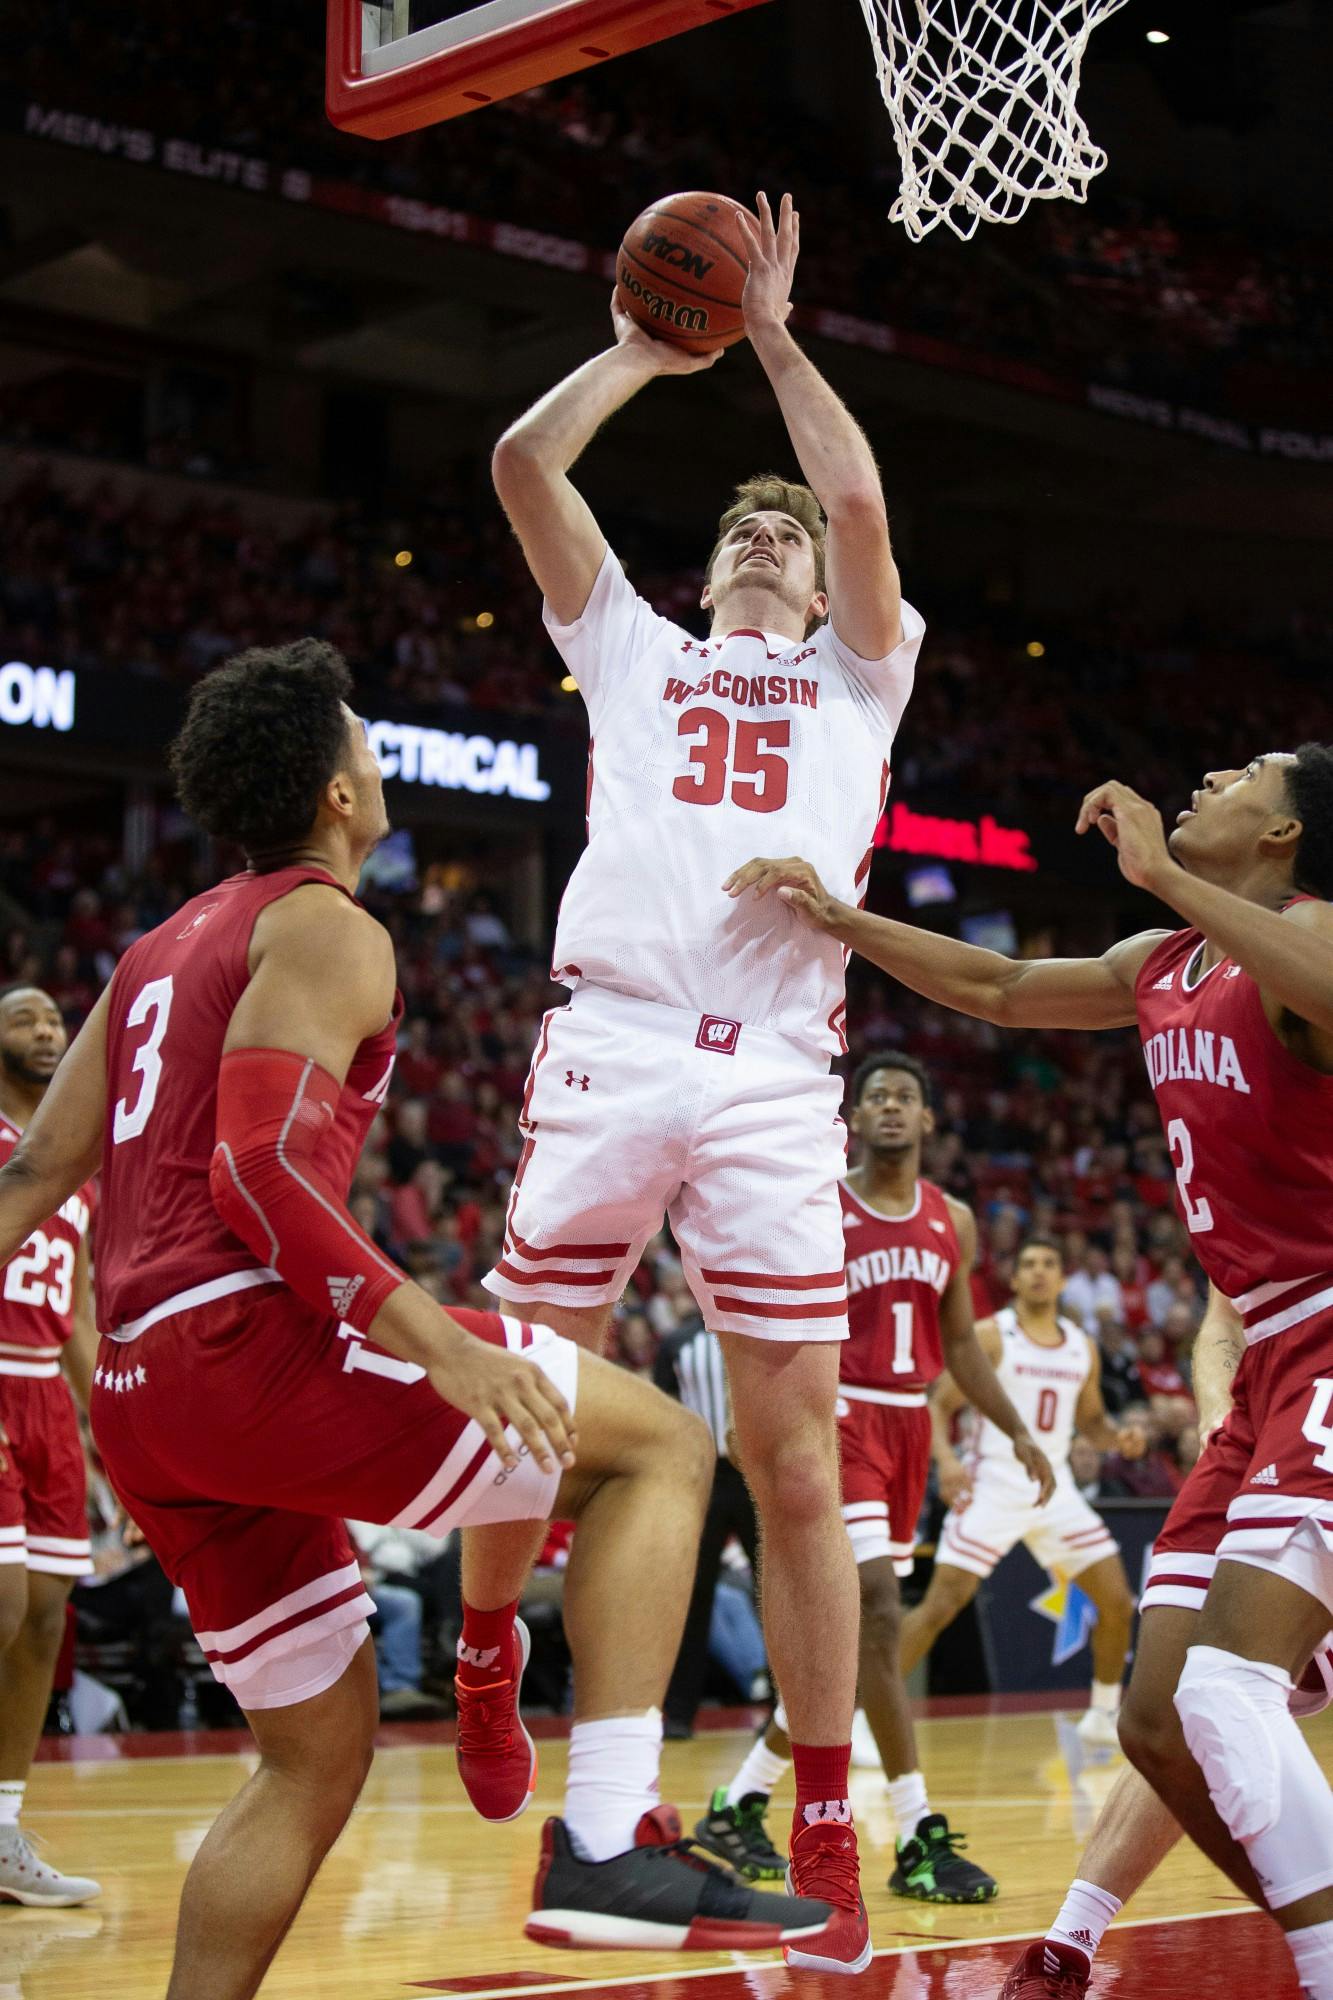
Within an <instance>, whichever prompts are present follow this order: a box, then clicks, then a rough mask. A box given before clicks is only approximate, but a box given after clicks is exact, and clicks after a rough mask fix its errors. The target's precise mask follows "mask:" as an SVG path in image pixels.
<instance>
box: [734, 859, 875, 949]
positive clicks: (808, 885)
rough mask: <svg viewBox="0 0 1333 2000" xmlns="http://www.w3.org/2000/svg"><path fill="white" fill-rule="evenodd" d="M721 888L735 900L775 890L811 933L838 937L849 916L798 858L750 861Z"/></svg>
mask: <svg viewBox="0 0 1333 2000" xmlns="http://www.w3.org/2000/svg"><path fill="white" fill-rule="evenodd" d="M722 888H723V892H724V893H725V894H726V895H728V896H731V897H733V898H735V897H737V896H744V895H746V894H747V893H751V892H752V893H753V894H754V895H756V896H767V895H768V893H769V891H770V890H772V889H776V890H777V893H778V897H779V900H780V901H782V902H784V903H785V904H786V905H787V907H788V909H789V910H792V911H793V912H794V913H795V915H797V916H798V917H800V918H801V920H802V922H804V923H807V924H809V926H810V928H811V930H816V931H827V932H829V933H832V934H836V932H837V928H838V925H839V923H840V922H841V921H842V920H843V919H844V918H845V917H846V916H847V915H848V911H847V908H846V906H845V904H842V903H840V902H839V901H838V899H837V897H836V896H830V894H829V892H828V890H827V889H826V888H825V887H824V884H823V883H822V882H821V881H820V879H819V877H818V875H816V873H815V871H814V869H813V868H812V867H811V866H810V863H809V862H808V861H802V860H801V858H800V856H799V855H795V854H793V855H789V856H788V857H787V859H786V860H785V861H766V860H764V859H763V858H762V857H756V859H755V860H753V861H747V862H746V863H745V864H744V866H743V867H741V868H737V869H736V870H735V871H734V872H733V873H732V874H730V875H728V877H727V879H726V881H725V882H724V883H723V884H722Z"/></svg>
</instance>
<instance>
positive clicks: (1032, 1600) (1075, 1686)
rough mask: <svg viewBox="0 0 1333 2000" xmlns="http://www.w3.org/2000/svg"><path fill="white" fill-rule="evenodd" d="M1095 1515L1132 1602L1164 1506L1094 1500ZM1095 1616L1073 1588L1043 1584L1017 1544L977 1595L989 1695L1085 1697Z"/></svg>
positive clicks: (1055, 1581)
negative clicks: (1115, 1551) (1120, 1561)
mask: <svg viewBox="0 0 1333 2000" xmlns="http://www.w3.org/2000/svg"><path fill="white" fill-rule="evenodd" d="M1097 1512H1098V1513H1099V1514H1100V1515H1101V1517H1102V1519H1103V1520H1104V1521H1105V1523H1106V1525H1107V1527H1108V1528H1109V1529H1110V1530H1111V1533H1112V1534H1113V1535H1114V1536H1115V1538H1116V1541H1117V1542H1118V1543H1119V1545H1120V1553H1121V1556H1122V1557H1123V1558H1124V1564H1125V1570H1126V1573H1127V1575H1128V1577H1129V1587H1130V1589H1131V1590H1132V1591H1133V1592H1134V1595H1135V1596H1136V1597H1138V1596H1139V1595H1140V1594H1141V1593H1142V1590H1143V1585H1144V1581H1145V1579H1146V1577H1147V1573H1148V1559H1149V1557H1150V1555H1151V1553H1152V1545H1153V1540H1154V1538H1155V1537H1156V1536H1157V1535H1158V1534H1159V1533H1160V1532H1161V1529H1162V1526H1163V1524H1164V1522H1165V1520H1166V1516H1167V1512H1168V1505H1167V1502H1166V1501H1164V1500H1102V1501H1099V1502H1098V1503H1097ZM1096 1622H1097V1614H1096V1612H1095V1611H1094V1610H1093V1608H1092V1605H1091V1603H1090V1602H1089V1600H1088V1599H1087V1598H1086V1597H1085V1596H1084V1594H1083V1592H1082V1591H1081V1590H1080V1589H1079V1587H1078V1584H1077V1582H1076V1581H1075V1582H1073V1583H1068V1582H1066V1581H1065V1580H1064V1579H1063V1578H1060V1577H1054V1576H1049V1575H1048V1574H1047V1572H1046V1571H1045V1570H1044V1569H1043V1568H1042V1567H1041V1565H1040V1563H1037V1562H1034V1561H1033V1559H1032V1557H1031V1556H1030V1555H1029V1554H1028V1552H1027V1550H1026V1549H1025V1548H1024V1547H1023V1545H1022V1544H1021V1543H1020V1544H1019V1546H1018V1547H1017V1548H1016V1549H1014V1550H1013V1552H1012V1554H1010V1555H1007V1556H1006V1557H1005V1559H1004V1561H1003V1562H1002V1563H1001V1564H1000V1566H999V1568H998V1569H997V1570H996V1571H995V1573H994V1574H993V1575H992V1576H991V1577H990V1578H989V1579H988V1581H987V1582H985V1583H983V1584H982V1586H981V1589H980V1591H979V1592H978V1593H977V1623H978V1625H979V1627H980V1631H981V1646H982V1652H983V1654H984V1656H985V1662H986V1673H987V1678H988V1680H989V1682H990V1689H991V1692H992V1694H1024V1693H1028V1692H1031V1691H1040V1690H1049V1691H1050V1692H1052V1693H1060V1692H1062V1691H1065V1690H1068V1692H1069V1693H1070V1694H1071V1695H1075V1696H1077V1695H1082V1696H1083V1697H1086V1694H1087V1690H1088V1686H1089V1684H1090V1681H1091V1678H1092V1655H1091V1652H1090V1651H1089V1647H1088V1641H1089V1639H1090V1638H1091V1636H1092V1628H1093V1626H1094V1625H1095V1624H1096Z"/></svg>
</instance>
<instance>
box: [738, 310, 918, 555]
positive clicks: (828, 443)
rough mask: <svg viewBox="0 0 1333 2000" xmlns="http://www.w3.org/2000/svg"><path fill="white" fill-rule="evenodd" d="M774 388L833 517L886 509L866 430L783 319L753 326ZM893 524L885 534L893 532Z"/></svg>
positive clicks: (811, 481)
mask: <svg viewBox="0 0 1333 2000" xmlns="http://www.w3.org/2000/svg"><path fill="white" fill-rule="evenodd" d="M748 331H749V336H750V345H751V346H752V347H753V348H754V351H755V353H756V354H757V355H758V357H759V361H760V364H761V366H762V368H763V370H764V373H765V375H767V377H768V379H769V381H770V383H771V384H772V386H773V394H774V395H775V396H776V397H777V402H778V408H779V409H780V410H781V412H782V420H783V422H784V423H785V424H786V426H787V435H788V437H789V438H790V439H791V442H792V449H793V450H794V451H795V453H796V457H797V460H798V462H799V464H800V467H801V471H802V472H803V473H804V474H805V479H806V484H807V485H808V486H809V487H810V489H811V491H812V492H813V493H814V496H815V498H816V499H817V500H818V502H819V504H820V506H821V507H822V508H823V509H824V512H825V513H826V514H827V515H828V517H829V520H830V521H832V520H833V519H834V518H835V516H836V515H838V514H839V513H843V512H851V511H854V510H857V509H869V508H878V509H879V511H880V512H881V513H883V510H884V493H883V489H882V487H881V485H880V478H879V468H878V466H877V465H876V464H875V455H874V453H873V452H872V451H871V449H870V445H869V442H868V440H867V438H866V434H865V432H864V431H863V430H862V429H861V426H860V424H858V423H857V421H856V418H855V417H854V416H853V415H852V413H851V411H850V410H849V409H848V408H847V405H846V404H845V403H844V402H843V401H842V398H841V397H840V396H839V395H838V393H837V391H836V390H835V389H834V388H833V387H832V386H831V385H830V384H829V383H828V382H826V381H825V380H824V377H823V376H822V375H821V374H820V372H819V370H818V369H817V368H816V366H815V364H814V362H813V361H812V360H811V359H810V357H809V355H808V354H806V353H805V352H804V350H803V349H802V348H800V347H798V345H797V343H796V342H795V341H794V340H793V339H792V336H791V335H790V333H788V331H787V329H786V327H785V326H784V325H783V323H782V321H781V320H779V319H776V318H773V319H769V320H765V321H764V322H762V323H761V324H759V325H757V326H752V327H750V328H749V329H748ZM887 532H888V531H887V528H886V530H885V533H886V535H887Z"/></svg>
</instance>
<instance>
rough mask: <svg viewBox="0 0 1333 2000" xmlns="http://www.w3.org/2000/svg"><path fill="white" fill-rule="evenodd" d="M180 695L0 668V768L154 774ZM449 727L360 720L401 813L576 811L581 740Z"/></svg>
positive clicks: (475, 715) (60, 673)
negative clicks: (118, 762) (99, 760)
mask: <svg viewBox="0 0 1333 2000" xmlns="http://www.w3.org/2000/svg"><path fill="white" fill-rule="evenodd" d="M184 700H185V690H184V689H183V688H181V687H179V686H177V685H176V684H175V683H173V682H171V681H164V680H149V679H147V678H145V677H143V676H140V675H137V674H121V673H102V672H99V671H98V670H97V669H96V668H81V669H77V670H76V669H75V668H72V667H61V668H59V669H57V668H54V667H48V666H42V665H38V664H34V663H32V662H29V661H27V660H5V661H0V759H3V758H5V757H6V756H15V755H17V756H21V757H23V758H25V759H26V758H28V757H29V756H30V755H32V754H33V753H36V754H38V755H40V754H41V752H42V750H43V748H44V747H46V746H49V747H51V748H52V749H58V751H59V753H60V754H61V755H62V756H65V757H67V756H68V753H69V751H70V750H71V749H72V750H74V751H88V752H89V753H96V754H100V755H106V756H108V757H109V758H110V757H114V755H115V753H116V752H118V751H119V752H120V753H121V754H122V755H124V756H125V758H126V760H127V764H132V765H133V766H134V767H136V768H141V767H142V766H143V765H144V764H145V763H147V764H149V765H157V764H159V763H160V762H161V761H162V755H163V752H164V751H165V749H166V746H167V744H168V743H169V742H170V740H171V738H172V736H173V735H174V734H175V732H176V730H177V729H178V728H179V727H180V723H181V717H182V714H183V710H184ZM448 720H449V725H450V726H449V727H447V728H442V727H440V725H439V721H438V718H425V717H421V716H416V717H410V716H408V715H406V714H401V713H400V714H399V715H396V716H382V715H380V714H379V713H378V709H377V708H376V711H375V713H373V714H372V715H371V716H370V717H368V718H367V719H366V725H365V726H366V735H367V738H368V740H369V742H370V747H371V749H372V750H373V751H374V753H375V757H376V760H377V762H378V764H379V767H380V770H381V771H382V772H383V774H384V779H385V783H386V784H387V785H389V786H390V788H391V793H394V794H396V795H397V796H398V797H399V798H400V799H402V800H403V803H404V806H405V805H406V795H407V794H408V793H411V794H412V795H413V803H414V804H415V803H416V802H417V801H418V800H420V802H421V803H422V804H423V805H425V804H426V802H427V800H428V799H430V798H431V796H432V795H434V794H439V793H449V792H454V793H459V792H462V793H466V794H467V795H468V796H469V797H470V798H472V799H476V800H483V801H487V802H493V803H495V804H497V805H503V804H514V805H518V806H522V807H526V808H528V810H529V811H530V810H531V809H532V808H533V807H539V806H545V805H547V804H548V803H554V805H555V806H556V808H557V809H558V810H561V809H567V810H568V811H570V812H581V811H582V809H583V782H584V780H583V754H582V744H581V740H580V739H579V738H578V737H577V736H574V737H571V736H570V734H569V732H568V731H556V730H553V729H551V728H550V727H548V726H547V725H546V724H545V723H544V722H543V721H541V720H540V719H537V718H533V717H524V718H523V719H522V725H521V728H520V729H517V730H516V729H514V726H513V718H511V717H508V716H505V715H502V714H500V713H498V712H497V713H491V712H489V711H486V710H481V709H451V710H450V711H449V717H448Z"/></svg>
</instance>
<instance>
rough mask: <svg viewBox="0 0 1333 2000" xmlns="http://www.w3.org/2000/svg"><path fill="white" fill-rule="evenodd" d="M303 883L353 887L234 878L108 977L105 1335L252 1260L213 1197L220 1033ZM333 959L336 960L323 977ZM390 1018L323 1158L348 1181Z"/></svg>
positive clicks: (358, 1069) (333, 1176)
mask: <svg viewBox="0 0 1333 2000" xmlns="http://www.w3.org/2000/svg"><path fill="white" fill-rule="evenodd" d="M307 882H315V883H320V884H322V885H324V886H325V887H327V888H332V889H338V890H339V891H340V893H342V894H344V895H345V894H346V891H345V890H343V889H342V885H341V884H340V883H338V882H335V881H334V879H333V877H332V876H331V875H328V874H326V873H325V872H324V870H323V869H319V868H305V867H297V868H275V869H274V870H273V871H272V873H270V874H267V875H251V874H245V875H232V876H230V877H228V879H227V880H226V881H225V882H219V883H218V885H217V887H216V888H215V889H209V890H208V891H207V892H206V893H205V894H204V895H202V896H196V897H194V898H193V900H192V901H191V902H188V903H186V904H185V905H184V906H183V907H182V908H181V909H179V910H177V912H176V914H175V916H174V917H168V919H167V921H166V922H165V923H164V924H159V925H158V927H157V929H156V930H152V931H149V932H148V933H147V935H146V936H144V937H141V938H139V939H137V940H136V941H135V943H134V944H132V945H131V946H130V948H129V950H128V951H127V952H126V953H125V956H124V957H123V958H122V959H121V961H120V964H119V965H118V966H117V967H116V970H115V973H114V974H113V975H112V980H111V986H110V999H109V1012H108V1015H107V1024H106V1075H107V1112H106V1133H105V1137H104V1139H103V1145H102V1200H101V1207H100V1210H99V1213H98V1223H97V1262H96V1293H97V1324H98V1326H99V1327H100V1328H101V1330H102V1332H103V1333H114V1332H115V1331H116V1330H117V1328H119V1327H122V1326H125V1325H126V1324H127V1323H129V1322H132V1321H134V1320H137V1319H140V1318H141V1317H142V1316H143V1315H144V1314H145V1313H149V1312H152V1311H153V1309H154V1308H155V1307H157V1306H160V1305H162V1304H163V1303H164V1302H165V1301H166V1300H167V1299H173V1298H178V1297H179V1295H180V1294H181V1293H182V1292H188V1291H193V1290H194V1289H195V1288H196V1287H197V1286H201V1285H207V1284H208V1283H209V1282H210V1281H211V1280H213V1279H216V1278H221V1277H226V1276H229V1275H231V1274H232V1273H234V1272H238V1271H246V1270H252V1269H254V1268H255V1258H254V1253H253V1252H252V1251H251V1250H249V1249H248V1248H247V1247H246V1245H245V1244H244V1243H242V1242H241V1240H240V1238H239V1237H237V1236H233V1235H232V1233H231V1231H230V1230H229V1229H228V1227H227V1225H226V1223H225V1222H224V1221H223V1220H222V1217H221V1216H220V1215H219V1214H218V1212H217V1210H216V1208H214V1206H213V1197H212V1195H211V1194H210V1193H209V1187H208V1170H209V1165H210V1162H211V1160H212V1158H213V1146H214V1138H215V1132H216V1127H217V1100H218V1071H219V1069H220V1067H221V1064H222V1044H223V1042H224V1040H225V1038H226V1034H227V1027H228V1024H229V1023H230V1021H231V1017H232V1014H233V1013H234V1012H235V1008H236V1003H237V1001H238V1000H239V999H240V997H241V994H242V993H243V992H244V991H245V988H246V986H247V985H248V984H249V981H250V964H249V958H250V936H251V933H252V931H253V930H254V927H255V920H256V919H257V917H258V916H259V914H260V912H261V911H262V910H264V909H265V908H267V906H268V905H269V904H270V903H276V902H277V901H278V900H279V899H280V898H281V897H283V896H289V895H291V893H292V892H293V890H295V889H299V888H302V887H303V886H304V885H305V884H306V883H307ZM337 977H338V966H337V964H336V962H335V961H334V960H332V959H331V960H330V963H329V980H330V982H333V981H335V980H336V979H337ZM401 1011H402V1001H401V999H399V1001H398V1003H397V1005H396V1007H395V1010H394V1016H393V1019H392V1020H391V1021H389V1022H387V1023H386V1025H385V1026H384V1028H383V1029H381V1031H380V1032H379V1033H378V1034H377V1035H371V1036H369V1037H368V1038H367V1039H366V1040H365V1041H364V1042H362V1044H361V1046H360V1048H359V1049H358V1050H357V1052H356V1055H355V1056H354V1057H353V1059H352V1065H351V1068H350V1069H349V1070H348V1072H347V1076H346V1078H345V1079H344V1082H343V1088H342V1096H341V1098H340V1099H339V1103H338V1110H337V1115H336V1117H335V1119H334V1122H333V1124H332V1126H331V1127H330V1128H329V1130H328V1132H327V1133H326V1134H325V1136H324V1139H323V1141H322V1146H323V1148H324V1149H325V1152H324V1155H323V1159H322V1164H323V1165H324V1166H325V1167H326V1170H327V1172H328V1176H329V1179H330V1180H331V1181H332V1182H333V1184H334V1185H335V1186H336V1187H337V1188H339V1189H340V1190H345V1189H346V1188H347V1187H348V1185H349V1184H350V1182H351V1178H352V1169H353V1168H354V1166H355V1165H356V1162H357V1159H358V1158H359V1156H360V1152H361V1148H362V1146H363V1145H364V1143H365V1138H366V1133H367V1132H368V1131H369V1130H370V1125H371V1121H372V1119H373V1118H374V1116H375V1113H376V1112H377V1111H378V1110H379V1108H380V1106H381V1104H383V1102H384V1098H385V1095H386V1093H387V1091H388V1088H389V1077H390V1074H391V1072H392V1069H393V1057H394V1047H395V1034H396V1029H397V1023H398V1018H399V1015H400V1014H401Z"/></svg>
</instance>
